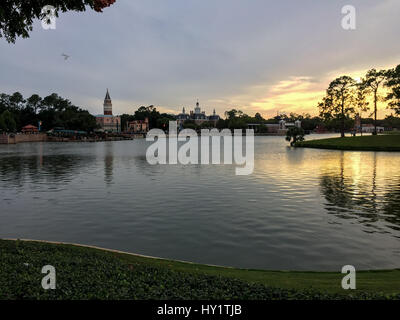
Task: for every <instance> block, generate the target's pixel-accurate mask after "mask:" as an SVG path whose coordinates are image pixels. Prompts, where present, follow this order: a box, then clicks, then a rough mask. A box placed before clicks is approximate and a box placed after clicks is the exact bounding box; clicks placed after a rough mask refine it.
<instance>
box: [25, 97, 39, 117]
mask: <svg viewBox="0 0 400 320" xmlns="http://www.w3.org/2000/svg"><path fill="white" fill-rule="evenodd" d="M41 102H42V98H41V97H39V95H37V94H33V95H31V96H30V97H29V98H28V99H27V100H26V107H28V108H32V110H33V112H34V113H35V114H37V111H38V109H39V107H40V105H41Z"/></svg>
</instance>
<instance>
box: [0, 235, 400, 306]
mask: <svg viewBox="0 0 400 320" xmlns="http://www.w3.org/2000/svg"><path fill="white" fill-rule="evenodd" d="M0 257H1V260H0V299H203V300H204V299H222V300H225V299H243V300H247V299H259V300H261V299H385V298H396V299H399V298H400V270H387V271H359V272H357V277H356V279H357V290H351V291H345V290H343V289H342V288H341V279H342V278H343V276H344V275H343V274H341V273H340V272H291V271H263V270H245V269H234V268H224V267H213V266H206V265H199V264H192V263H184V262H177V261H170V260H162V259H154V258H147V257H142V256H137V255H132V254H126V253H118V252H112V251H105V250H100V249H95V248H88V247H82V246H75V245H69V244H51V243H44V242H32V241H12V240H0ZM47 264H50V265H52V266H54V267H55V268H56V275H57V278H56V279H57V289H56V290H44V289H42V287H41V280H42V277H44V276H45V275H44V274H41V269H42V267H43V266H45V265H47Z"/></svg>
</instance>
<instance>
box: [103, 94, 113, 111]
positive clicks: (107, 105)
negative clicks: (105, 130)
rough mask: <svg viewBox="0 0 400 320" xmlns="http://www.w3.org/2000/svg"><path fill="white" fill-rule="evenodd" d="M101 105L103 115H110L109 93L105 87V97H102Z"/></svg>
mask: <svg viewBox="0 0 400 320" xmlns="http://www.w3.org/2000/svg"><path fill="white" fill-rule="evenodd" d="M103 106H104V115H105V116H112V103H111V98H110V94H109V93H108V89H107V93H106V97H105V98H104V105H103Z"/></svg>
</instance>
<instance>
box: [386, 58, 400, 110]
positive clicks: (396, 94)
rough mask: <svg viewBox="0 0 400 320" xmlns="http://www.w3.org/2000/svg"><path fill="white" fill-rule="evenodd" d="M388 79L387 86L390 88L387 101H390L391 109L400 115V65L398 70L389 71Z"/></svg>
mask: <svg viewBox="0 0 400 320" xmlns="http://www.w3.org/2000/svg"><path fill="white" fill-rule="evenodd" d="M386 78H387V82H386V83H385V85H386V87H388V88H389V93H388V94H387V96H386V101H389V104H388V106H389V108H391V109H393V110H394V111H395V113H396V114H398V115H400V64H399V65H398V66H397V67H396V68H394V69H391V70H389V71H388V72H387V73H386Z"/></svg>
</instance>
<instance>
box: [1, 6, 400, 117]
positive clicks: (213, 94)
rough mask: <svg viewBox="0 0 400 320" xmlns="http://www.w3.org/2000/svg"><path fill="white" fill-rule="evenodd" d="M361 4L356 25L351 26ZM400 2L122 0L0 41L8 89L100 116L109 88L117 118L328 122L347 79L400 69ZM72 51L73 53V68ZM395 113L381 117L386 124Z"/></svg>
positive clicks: (3, 89)
mask: <svg viewBox="0 0 400 320" xmlns="http://www.w3.org/2000/svg"><path fill="white" fill-rule="evenodd" d="M348 4H351V5H354V6H355V7H356V9H357V29H356V30H352V31H346V30H344V29H343V28H342V27H341V19H342V17H343V15H342V13H341V8H342V7H343V6H344V5H348ZM399 16H400V1H399V0H379V1H376V0H359V1H350V0H347V1H320V0H296V1H295V0H280V1H267V0H250V1H248V0H202V1H199V0H129V1H128V0H117V2H116V3H115V4H114V5H113V6H111V7H109V8H106V9H105V10H104V12H103V13H100V14H99V13H96V12H94V11H91V10H89V11H86V12H83V13H77V12H71V13H66V14H61V16H60V18H59V19H57V28H56V30H44V29H42V27H41V25H40V23H39V22H36V23H35V24H34V31H33V32H32V34H31V37H30V38H29V39H17V42H16V44H9V43H7V42H6V41H5V40H4V38H1V39H0V61H1V62H0V70H1V71H0V91H1V92H6V93H13V92H15V91H20V92H21V93H22V94H23V95H24V96H25V97H27V96H29V95H31V94H32V93H38V94H40V95H41V96H45V95H48V94H50V93H52V92H56V93H58V94H60V95H61V96H63V97H65V98H68V99H70V100H71V101H72V102H73V103H74V104H75V105H79V106H82V107H84V108H86V109H88V110H89V111H90V112H91V113H93V114H99V113H101V112H102V103H103V99H104V96H105V92H106V88H109V90H110V94H111V98H112V99H113V107H114V113H115V114H121V113H133V111H134V110H135V109H137V107H139V106H141V105H150V104H153V105H155V106H157V108H158V109H160V110H161V111H165V112H171V113H178V112H180V111H181V110H182V107H185V108H186V110H191V109H193V107H194V104H195V102H196V100H197V99H199V101H200V104H201V106H202V108H203V110H206V112H207V113H211V112H212V110H213V109H214V108H215V109H216V111H217V113H219V114H221V115H222V114H223V112H224V111H225V110H227V109H231V108H237V109H241V110H243V111H244V112H246V113H248V114H250V115H253V114H254V113H255V112H260V113H261V114H262V115H263V116H265V117H270V116H274V115H276V113H277V112H278V111H280V112H284V111H285V112H297V113H303V112H308V113H311V114H317V107H316V106H317V102H318V101H319V100H320V99H321V97H322V96H323V95H324V90H325V89H326V87H327V86H328V84H329V82H330V81H331V80H333V79H334V78H335V77H337V76H340V75H344V74H347V75H350V76H353V77H355V78H357V77H360V76H363V74H364V73H365V71H366V70H368V69H370V68H377V69H380V68H389V67H390V68H391V67H394V66H396V65H397V64H400V42H399V41H398V32H399V29H398V19H399ZM62 53H66V54H68V55H70V56H71V57H70V58H69V59H68V60H66V61H64V59H63V57H62V56H61V54H62ZM385 113H387V111H385V110H384V107H383V106H382V110H381V111H380V112H379V114H378V116H379V117H382V116H384V114H385Z"/></svg>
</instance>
